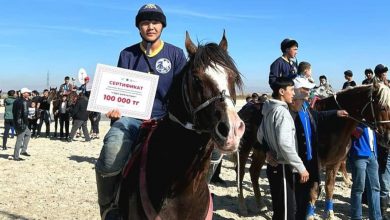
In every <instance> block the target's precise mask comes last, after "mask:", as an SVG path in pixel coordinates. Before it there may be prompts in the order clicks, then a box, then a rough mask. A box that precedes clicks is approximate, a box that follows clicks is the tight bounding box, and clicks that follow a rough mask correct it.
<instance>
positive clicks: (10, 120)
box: [3, 90, 16, 150]
mask: <svg viewBox="0 0 390 220" xmlns="http://www.w3.org/2000/svg"><path fill="white" fill-rule="evenodd" d="M15 99H16V93H15V90H9V91H8V97H7V98H6V99H5V100H4V106H5V110H4V135H3V150H7V139H8V135H9V130H10V129H11V128H13V127H14V117H13V114H12V108H13V105H14V102H15ZM13 137H14V134H12V135H11V138H13Z"/></svg>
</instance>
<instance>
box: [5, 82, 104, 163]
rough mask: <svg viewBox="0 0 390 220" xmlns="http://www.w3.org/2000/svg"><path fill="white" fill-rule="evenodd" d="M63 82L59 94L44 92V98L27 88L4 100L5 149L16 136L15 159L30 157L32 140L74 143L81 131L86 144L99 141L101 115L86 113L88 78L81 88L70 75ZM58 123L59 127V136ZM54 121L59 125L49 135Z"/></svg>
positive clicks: (10, 92) (9, 94) (10, 91)
mask: <svg viewBox="0 0 390 220" xmlns="http://www.w3.org/2000/svg"><path fill="white" fill-rule="evenodd" d="M64 81H65V82H64V83H63V84H62V85H61V86H60V89H59V91H56V90H52V91H49V90H48V89H44V90H43V92H42V94H41V95H40V94H39V92H38V91H37V90H33V91H31V90H30V89H28V88H22V89H20V90H18V91H15V90H9V91H8V93H7V95H8V97H7V98H6V99H5V100H4V106H5V111H4V134H3V145H2V149H3V150H7V148H8V147H7V140H8V138H9V137H10V138H14V136H16V144H15V148H14V155H13V159H14V160H16V161H22V160H24V159H23V158H22V157H20V155H23V156H31V155H30V154H29V153H28V152H27V148H28V144H29V141H30V138H50V139H59V140H62V141H68V142H72V141H73V140H74V138H75V137H76V136H80V135H81V134H80V132H79V131H78V130H79V129H81V130H82V132H83V136H84V138H85V141H91V139H92V138H96V139H98V138H99V121H100V118H101V116H100V113H99V112H89V111H87V105H88V98H89V95H90V91H87V89H86V85H87V83H88V82H89V77H86V78H85V79H84V83H83V84H82V85H81V86H80V87H76V86H75V85H73V84H72V83H70V77H68V76H66V77H65V79H64ZM49 93H50V94H49ZM72 94H73V95H72ZM51 110H52V112H51ZM56 120H58V122H59V125H60V126H59V134H58V133H57V121H56ZM88 120H90V122H91V131H90V132H89V131H88V129H87V122H88ZM52 122H55V123H56V126H55V131H54V132H50V125H51V123H52ZM43 125H45V128H46V130H45V133H44V135H43V132H41V130H42V127H43ZM70 126H71V130H70ZM10 131H11V133H10Z"/></svg>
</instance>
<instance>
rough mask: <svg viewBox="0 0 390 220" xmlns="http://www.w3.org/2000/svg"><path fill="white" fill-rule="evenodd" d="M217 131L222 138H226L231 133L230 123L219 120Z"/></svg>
mask: <svg viewBox="0 0 390 220" xmlns="http://www.w3.org/2000/svg"><path fill="white" fill-rule="evenodd" d="M216 132H217V134H218V136H220V137H221V138H226V137H227V136H228V134H229V125H228V124H226V123H225V122H219V123H218V124H217V127H216Z"/></svg>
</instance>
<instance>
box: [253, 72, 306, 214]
mask: <svg viewBox="0 0 390 220" xmlns="http://www.w3.org/2000/svg"><path fill="white" fill-rule="evenodd" d="M274 85H275V86H273V88H272V90H273V93H272V99H270V100H267V101H265V102H264V105H263V110H262V114H263V121H262V123H261V125H260V127H259V130H258V133H257V139H258V140H259V142H260V143H262V144H265V145H267V146H268V147H269V152H268V153H270V154H271V156H272V157H273V158H276V161H275V162H276V163H270V161H269V163H268V165H267V177H268V181H269V184H270V189H271V197H272V207H273V211H274V214H273V216H272V219H277V220H280V219H285V220H287V219H292V220H294V219H295V207H296V205H295V195H294V179H295V175H297V173H299V175H300V178H299V179H300V182H301V183H304V182H307V181H308V179H309V173H308V172H307V170H306V168H305V166H304V164H303V162H302V160H301V158H300V157H299V156H298V153H297V145H296V138H295V124H294V120H293V119H292V117H291V114H290V112H289V109H288V104H290V103H292V101H293V96H294V82H293V80H292V79H290V78H286V77H280V78H277V79H276V81H275V84H274Z"/></svg>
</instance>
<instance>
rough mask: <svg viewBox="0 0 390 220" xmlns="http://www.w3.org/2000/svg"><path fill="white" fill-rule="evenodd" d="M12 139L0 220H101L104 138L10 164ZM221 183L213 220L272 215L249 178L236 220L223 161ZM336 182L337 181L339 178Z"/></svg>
mask: <svg viewBox="0 0 390 220" xmlns="http://www.w3.org/2000/svg"><path fill="white" fill-rule="evenodd" d="M1 110H3V108H1ZM2 125H3V121H2V118H1V119H0V133H2V132H3V126H2ZM52 126H53V125H52ZM100 128H101V134H105V133H106V131H107V130H108V128H109V123H108V122H107V121H104V122H101V126H100ZM42 130H44V129H42ZM15 139H16V138H14V139H9V141H8V147H9V149H8V150H6V151H2V150H0V170H1V171H0V219H99V215H98V212H99V211H98V205H97V193H96V185H95V171H94V163H95V161H96V159H97V157H98V155H99V153H100V149H101V145H102V138H101V139H97V140H93V141H92V142H91V143H85V142H84V141H83V140H82V139H81V138H79V139H78V141H76V142H73V143H67V142H63V141H59V140H50V139H47V138H39V139H31V141H30V145H29V149H28V152H29V153H30V154H31V155H32V156H31V157H23V156H22V157H23V158H25V159H26V160H25V161H13V160H9V159H8V157H9V156H10V155H12V154H13V150H14V144H15ZM261 177H262V178H261V179H260V184H261V187H262V191H263V193H265V194H266V202H267V205H268V206H269V207H270V206H271V200H270V195H269V189H268V184H267V179H266V178H265V172H264V171H262V172H261ZM222 178H223V179H225V180H226V181H227V185H226V186H225V187H222V186H214V185H210V189H211V191H212V192H213V193H214V194H215V199H214V207H215V208H214V210H215V211H214V219H216V220H218V219H270V216H271V215H272V213H271V212H270V211H268V212H265V213H258V212H256V211H255V200H254V196H253V193H252V190H251V187H252V186H251V183H250V179H249V174H248V173H247V174H246V176H245V180H244V190H245V195H246V198H247V200H246V203H247V205H248V206H249V207H250V208H251V209H250V211H249V215H248V216H245V217H240V216H239V215H238V214H237V213H238V208H237V202H236V201H237V190H236V185H237V183H236V181H235V173H234V171H233V163H232V162H231V161H230V159H229V157H225V159H224V160H223V167H222ZM338 179H339V180H341V177H338ZM349 194H350V190H349V188H346V187H344V185H343V184H342V183H341V182H337V186H336V192H335V196H334V198H335V202H336V204H335V206H334V208H335V210H336V212H337V213H336V216H337V217H339V218H340V219H348V217H347V216H348V213H349V203H348V202H349ZM323 206H324V199H323V198H322V199H321V201H319V202H318V203H317V207H318V210H322V209H323ZM365 213H366V209H365ZM319 214H322V213H321V212H319Z"/></svg>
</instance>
